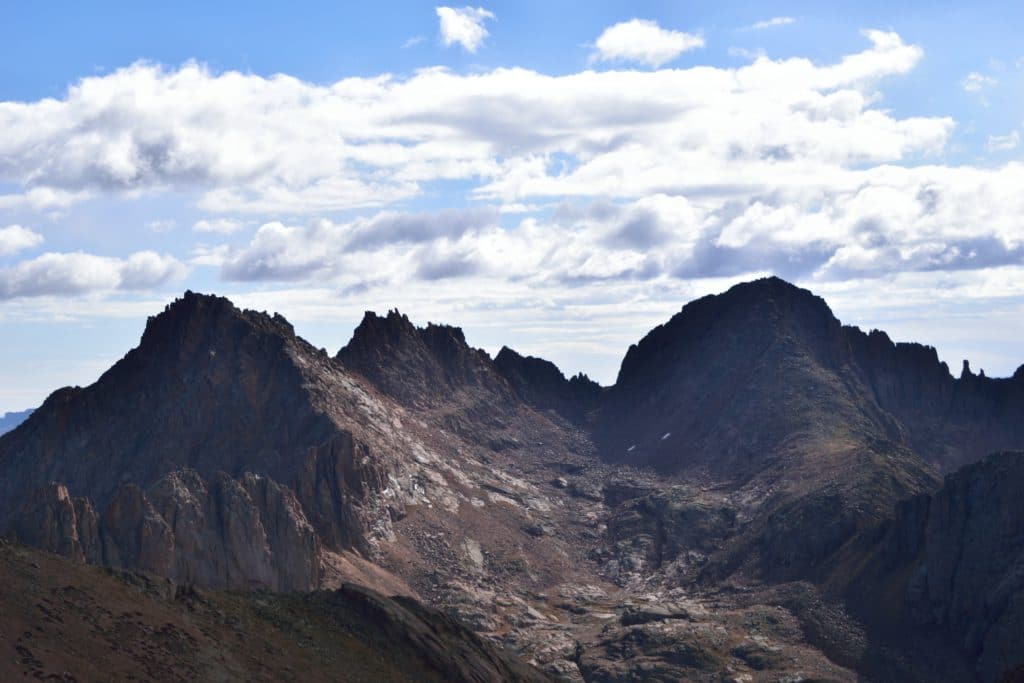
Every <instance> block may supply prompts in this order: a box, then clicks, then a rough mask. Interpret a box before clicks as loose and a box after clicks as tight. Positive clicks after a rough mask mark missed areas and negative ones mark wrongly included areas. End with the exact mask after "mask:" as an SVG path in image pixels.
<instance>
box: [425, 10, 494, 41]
mask: <svg viewBox="0 0 1024 683" xmlns="http://www.w3.org/2000/svg"><path fill="white" fill-rule="evenodd" d="M436 11H437V18H438V21H439V22H440V25H441V40H442V42H444V44H445V45H446V46H452V45H455V44H459V45H461V46H462V47H463V48H464V49H465V50H466V51H467V52H476V51H477V48H479V47H480V45H481V44H482V43H483V42H484V38H486V37H487V36H488V33H487V29H486V28H484V22H485V21H487V20H488V19H494V14H493V13H492V12H489V11H487V10H485V9H484V8H482V7H462V8H455V7H438V8H436Z"/></svg>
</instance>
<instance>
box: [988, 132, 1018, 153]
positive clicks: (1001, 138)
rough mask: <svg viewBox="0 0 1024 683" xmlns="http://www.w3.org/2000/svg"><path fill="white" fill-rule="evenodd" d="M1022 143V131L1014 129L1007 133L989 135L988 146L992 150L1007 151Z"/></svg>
mask: <svg viewBox="0 0 1024 683" xmlns="http://www.w3.org/2000/svg"><path fill="white" fill-rule="evenodd" d="M1018 145H1020V131H1018V130H1012V131H1010V132H1009V133H1007V134H1006V135H989V136H988V144H987V145H986V147H987V148H988V151H990V152H1006V151H1009V150H1011V149H1017V147H1018Z"/></svg>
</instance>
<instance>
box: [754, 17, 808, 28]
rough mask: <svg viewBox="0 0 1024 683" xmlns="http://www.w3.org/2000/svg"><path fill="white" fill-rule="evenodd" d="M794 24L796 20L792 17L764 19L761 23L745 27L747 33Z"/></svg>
mask: <svg viewBox="0 0 1024 683" xmlns="http://www.w3.org/2000/svg"><path fill="white" fill-rule="evenodd" d="M793 23H796V19H794V18H793V17H772V18H771V19H765V20H763V21H757V22H754V23H753V24H751V25H750V26H747V30H749V31H761V30H763V29H766V28H774V27H776V26H788V25H790V24H793Z"/></svg>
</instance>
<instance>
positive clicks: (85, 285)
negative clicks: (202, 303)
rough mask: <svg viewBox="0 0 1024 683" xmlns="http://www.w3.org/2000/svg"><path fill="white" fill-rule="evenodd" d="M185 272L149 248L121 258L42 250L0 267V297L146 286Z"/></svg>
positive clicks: (165, 280)
mask: <svg viewBox="0 0 1024 683" xmlns="http://www.w3.org/2000/svg"><path fill="white" fill-rule="evenodd" d="M185 273H186V270H185V267H184V266H183V265H182V264H181V263H180V262H179V261H177V260H176V259H175V258H173V257H171V256H168V255H166V254H165V255H161V254H157V253H156V252H153V251H141V252H138V253H135V254H132V255H131V256H129V257H128V258H125V259H119V258H112V257H107V256H95V255H93V254H85V253H81V252H75V253H46V254H42V255H41V256H38V257H36V258H34V259H31V260H29V261H22V262H21V263H18V264H16V265H14V266H11V267H10V268H4V269H0V300H5V299H16V298H23V297H37V296H75V295H80V294H88V293H94V292H110V291H114V290H141V289H150V288H153V287H157V286H159V285H162V284H164V283H165V282H167V281H168V280H171V279H175V278H181V277H184V275H185Z"/></svg>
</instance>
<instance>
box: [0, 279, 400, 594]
mask: <svg viewBox="0 0 1024 683" xmlns="http://www.w3.org/2000/svg"><path fill="white" fill-rule="evenodd" d="M388 410H389V409H388V408H387V407H386V406H384V404H382V403H380V401H378V400H377V399H375V398H374V396H372V395H371V394H368V393H367V392H366V391H365V390H363V389H362V388H360V387H359V385H358V384H357V383H356V382H355V380H353V379H352V378H351V377H349V376H348V375H347V374H346V373H345V372H344V370H343V369H342V368H340V366H338V365H337V364H336V363H335V362H334V361H333V360H332V359H330V358H329V357H327V356H326V355H324V354H322V353H321V352H319V351H317V350H316V349H314V348H313V347H311V346H310V345H309V344H307V343H306V342H304V341H303V340H301V339H299V338H298V337H296V336H295V334H294V331H293V330H292V327H291V325H289V324H288V323H287V322H286V321H285V320H284V319H283V318H281V317H279V316H274V317H271V316H268V315H266V314H263V313H257V312H253V311H241V310H239V309H237V308H235V307H234V306H233V305H232V304H231V303H230V302H229V301H228V300H227V299H222V298H219V297H213V296H204V295H199V294H193V293H191V292H188V293H186V294H185V296H184V297H183V298H182V299H179V300H178V301H175V302H174V303H173V304H171V305H169V306H168V307H167V309H166V310H165V311H164V312H163V313H162V314H161V315H159V316H157V317H155V318H151V319H150V320H149V323H148V324H147V326H146V330H145V333H144V334H143V336H142V340H141V342H140V344H139V346H138V348H136V349H133V350H132V351H130V352H129V353H128V354H127V355H126V356H125V357H124V358H123V359H122V360H121V361H119V362H118V363H117V364H115V365H114V366H113V367H112V368H111V369H110V370H108V371H107V372H106V373H104V375H103V376H102V377H101V378H100V379H99V380H98V381H97V382H96V383H95V384H94V385H92V386H90V387H87V388H84V389H82V388H67V389H61V390H59V391H57V392H55V393H54V394H53V395H52V396H50V397H49V398H48V399H47V400H46V402H45V403H44V405H43V406H42V407H41V408H40V409H39V410H37V411H36V412H35V413H34V414H33V416H32V417H31V418H30V419H29V420H28V421H26V422H25V423H24V424H22V425H21V426H20V427H19V428H18V429H16V430H15V431H13V432H11V433H9V434H6V435H4V436H3V437H2V438H0V533H6V534H12V533H13V534H14V535H15V536H17V537H19V538H21V539H22V540H24V541H25V542H27V543H30V544H33V545H37V546H40V547H42V548H45V549H47V550H51V551H54V552H61V553H63V554H66V555H68V556H70V557H74V558H77V559H85V560H88V561H90V562H95V563H103V564H109V565H113V566H125V567H134V568H140V569H143V570H147V571H152V572H155V573H159V574H162V575H165V576H170V577H172V578H175V579H177V580H181V581H189V582H195V583H197V584H198V585H202V586H209V587H224V586H229V587H267V588H273V589H282V590H294V589H309V588H314V587H316V586H318V585H320V583H321V580H322V578H323V569H324V567H323V557H324V553H325V552H326V551H333V552H341V551H345V550H358V551H363V552H365V551H367V549H368V543H369V542H370V540H371V538H372V537H373V535H374V533H376V531H379V530H380V529H381V528H382V525H386V524H388V523H389V522H390V517H391V513H389V510H388V507H386V506H385V507H382V506H383V505H385V504H384V503H383V502H381V501H380V500H378V499H375V498H373V497H372V495H371V494H372V493H373V492H374V491H376V490H380V489H382V488H384V486H385V485H386V482H387V479H388V477H389V473H391V472H393V471H394V469H395V468H396V467H397V466H398V465H397V464H396V463H397V460H398V455H397V454H399V453H402V452H404V451H406V450H407V446H406V445H405V444H404V443H402V442H401V437H400V435H394V434H389V433H387V432H384V431H381V428H382V426H386V425H387V422H388V420H389V413H388ZM371 456H372V457H371ZM396 504H397V503H396Z"/></svg>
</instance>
